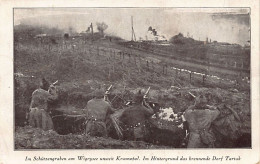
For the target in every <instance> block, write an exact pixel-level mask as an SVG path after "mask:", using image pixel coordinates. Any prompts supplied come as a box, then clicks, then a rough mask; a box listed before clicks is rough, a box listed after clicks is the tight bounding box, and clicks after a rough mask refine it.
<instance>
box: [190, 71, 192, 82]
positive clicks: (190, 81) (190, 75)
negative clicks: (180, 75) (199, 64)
mask: <svg viewBox="0 0 260 164" xmlns="http://www.w3.org/2000/svg"><path fill="white" fill-rule="evenodd" d="M191 74H192V72H190V83H191Z"/></svg>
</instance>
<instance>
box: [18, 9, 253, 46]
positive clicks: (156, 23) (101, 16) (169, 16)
mask: <svg viewBox="0 0 260 164" xmlns="http://www.w3.org/2000/svg"><path fill="white" fill-rule="evenodd" d="M56 10H57V11H56ZM56 10H51V9H49V10H47V9H34V10H32V9H27V10H25V9H15V10H14V23H15V24H19V23H21V22H23V23H26V24H29V25H38V26H48V27H55V28H56V27H57V28H59V29H62V30H64V32H68V31H69V27H73V28H74V29H75V30H76V31H77V32H82V31H86V29H87V27H88V26H89V24H90V23H91V22H92V23H93V22H103V21H105V22H106V23H105V24H106V25H107V26H109V28H108V27H107V28H106V29H104V28H102V26H100V27H101V28H100V27H99V25H97V26H96V24H95V25H94V26H95V27H93V30H94V32H100V33H102V31H103V32H104V31H105V32H106V33H107V34H114V35H117V36H119V37H121V38H123V39H126V40H131V31H132V29H131V16H133V18H134V31H135V35H136V38H139V37H142V38H145V36H146V35H151V37H152V36H153V37H157V36H160V35H163V36H164V37H165V38H171V37H172V36H174V35H177V34H178V33H183V34H187V33H188V32H189V34H190V36H193V38H194V39H196V40H199V39H200V40H205V39H206V38H207V37H208V38H209V39H211V40H212V41H214V40H216V41H218V42H229V43H239V44H244V43H245V42H247V41H248V40H250V31H249V28H250V23H249V20H250V15H249V14H248V11H246V12H241V11H240V10H239V9H233V10H235V11H234V12H232V13H231V12H229V11H231V9H225V10H224V11H218V9H212V8H210V9H208V10H207V11H204V10H206V9H197V10H199V11H197V10H196V9H171V8H169V9H164V8H140V9H139V8H117V9H115V8H103V9H100V8H88V9H86V8H82V9H70V8H66V9H59V10H58V9H56ZM233 10H232V11H233ZM107 13H109V14H107ZM146 27H149V29H150V30H149V29H148V30H147V28H146ZM150 27H151V28H150ZM155 35H157V36H155Z"/></svg>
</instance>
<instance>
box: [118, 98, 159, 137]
mask: <svg viewBox="0 0 260 164" xmlns="http://www.w3.org/2000/svg"><path fill="white" fill-rule="evenodd" d="M142 102H143V96H142V95H141V93H139V94H138V95H136V96H135V104H134V105H133V106H131V107H128V108H127V109H125V111H124V112H123V114H122V116H121V117H120V121H121V123H122V127H123V130H124V138H125V139H128V140H144V138H145V137H146V136H147V133H148V130H147V125H148V119H149V118H150V117H151V116H152V115H153V114H154V111H153V109H152V108H150V107H148V106H147V107H145V106H144V105H143V104H142Z"/></svg>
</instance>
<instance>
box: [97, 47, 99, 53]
mask: <svg viewBox="0 0 260 164" xmlns="http://www.w3.org/2000/svg"><path fill="white" fill-rule="evenodd" d="M97 55H99V47H98V46H97Z"/></svg>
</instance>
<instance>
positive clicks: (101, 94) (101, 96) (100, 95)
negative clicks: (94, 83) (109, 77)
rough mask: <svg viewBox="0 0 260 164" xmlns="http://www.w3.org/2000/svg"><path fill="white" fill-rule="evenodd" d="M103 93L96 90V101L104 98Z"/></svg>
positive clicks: (100, 90)
mask: <svg viewBox="0 0 260 164" xmlns="http://www.w3.org/2000/svg"><path fill="white" fill-rule="evenodd" d="M104 93H105V91H104V90H102V89H97V90H96V91H95V93H94V95H95V97H96V98H98V99H101V98H103V97H104Z"/></svg>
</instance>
